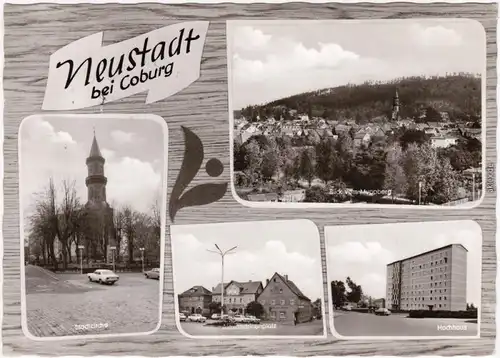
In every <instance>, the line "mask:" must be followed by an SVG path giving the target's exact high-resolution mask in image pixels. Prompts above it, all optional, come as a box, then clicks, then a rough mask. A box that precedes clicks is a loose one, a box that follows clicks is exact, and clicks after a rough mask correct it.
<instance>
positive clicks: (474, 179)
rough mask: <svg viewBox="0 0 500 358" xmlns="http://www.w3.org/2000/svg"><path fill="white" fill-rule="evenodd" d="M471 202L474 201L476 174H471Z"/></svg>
mask: <svg viewBox="0 0 500 358" xmlns="http://www.w3.org/2000/svg"><path fill="white" fill-rule="evenodd" d="M472 201H476V173H472Z"/></svg>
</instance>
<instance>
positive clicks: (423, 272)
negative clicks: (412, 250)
mask: <svg viewBox="0 0 500 358" xmlns="http://www.w3.org/2000/svg"><path fill="white" fill-rule="evenodd" d="M443 271H447V270H446V266H443V267H438V268H435V269H430V271H429V270H423V271H417V272H412V273H411V275H412V276H418V277H422V276H428V275H429V274H433V273H434V272H443Z"/></svg>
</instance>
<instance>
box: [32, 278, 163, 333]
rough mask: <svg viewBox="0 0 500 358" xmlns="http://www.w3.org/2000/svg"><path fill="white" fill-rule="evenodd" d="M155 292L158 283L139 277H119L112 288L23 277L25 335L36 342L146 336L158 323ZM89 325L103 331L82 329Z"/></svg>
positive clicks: (80, 281)
mask: <svg viewBox="0 0 500 358" xmlns="http://www.w3.org/2000/svg"><path fill="white" fill-rule="evenodd" d="M33 276H34V277H33ZM36 283H37V284H36ZM159 289H160V286H159V281H158V280H148V279H146V278H144V276H143V275H142V274H141V273H122V274H120V280H119V281H118V282H117V283H116V284H115V285H113V286H105V285H100V284H98V283H91V282H89V281H88V279H87V276H86V275H79V274H56V275H54V277H51V278H47V279H44V278H43V277H37V275H36V273H35V275H31V277H30V275H29V274H28V273H27V278H26V292H27V294H26V308H27V323H28V330H29V332H30V333H31V334H32V335H34V336H38V337H50V336H66V335H88V334H116V333H138V332H149V331H152V330H154V329H155V328H156V327H157V325H158V322H159V319H160V313H159V309H160V296H159V295H160V292H159ZM90 324H101V327H94V328H91V327H81V326H80V325H90ZM106 324H107V328H106V327H105V325H106Z"/></svg>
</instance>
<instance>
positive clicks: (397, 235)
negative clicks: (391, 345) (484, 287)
mask: <svg viewBox="0 0 500 358" xmlns="http://www.w3.org/2000/svg"><path fill="white" fill-rule="evenodd" d="M367 233H369V235H367ZM325 239H326V244H327V263H328V282H329V291H330V292H329V297H330V298H331V303H330V304H331V310H332V311H331V312H333V315H331V317H330V327H331V328H332V332H333V334H334V335H335V336H340V337H342V338H349V339H352V338H359V339H364V338H370V339H372V338H381V339H384V338H385V339H398V338H399V339H406V338H416V339H421V338H430V339H432V338H436V339H439V338H466V339H467V338H474V337H479V324H480V322H479V317H480V312H479V309H480V307H481V258H482V256H481V248H482V231H481V227H480V226H479V224H477V223H476V222H475V221H446V222H416V223H404V224H403V223H401V224H379V225H355V226H330V227H325Z"/></svg>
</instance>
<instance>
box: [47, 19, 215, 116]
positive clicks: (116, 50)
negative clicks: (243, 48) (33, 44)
mask: <svg viewBox="0 0 500 358" xmlns="http://www.w3.org/2000/svg"><path fill="white" fill-rule="evenodd" d="M208 25H209V22H208V21H192V22H183V23H179V24H175V25H171V26H166V27H162V28H160V29H157V30H154V31H151V32H149V33H146V34H144V35H140V36H137V37H134V38H132V39H130V40H126V41H122V42H119V43H116V44H112V45H109V46H102V38H103V33H102V32H100V33H97V34H93V35H90V36H87V37H84V38H82V39H80V40H77V41H75V42H72V43H70V44H69V45H67V46H65V47H63V48H61V49H59V50H58V51H56V52H55V53H53V54H52V55H51V56H50V65H49V75H48V82H47V88H46V90H45V98H44V101H43V105H42V109H44V110H71V109H80V108H86V107H92V106H96V105H100V104H102V103H104V102H111V101H115V100H118V99H121V98H125V97H128V96H131V95H134V94H136V93H140V92H144V91H148V95H147V98H146V103H153V102H157V101H160V100H162V99H164V98H167V97H169V96H172V95H174V94H175V93H177V92H179V91H181V90H182V89H184V88H186V87H187V86H189V85H190V84H191V83H193V82H194V81H196V80H197V79H198V78H199V77H200V66H201V56H202V53H203V46H204V44H205V38H206V34H207V30H208Z"/></svg>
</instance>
